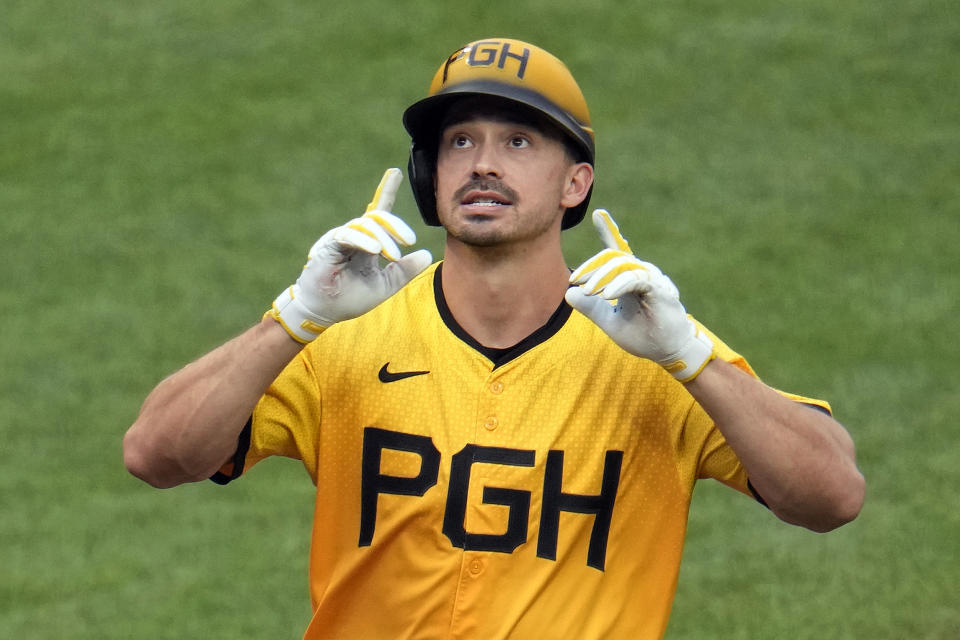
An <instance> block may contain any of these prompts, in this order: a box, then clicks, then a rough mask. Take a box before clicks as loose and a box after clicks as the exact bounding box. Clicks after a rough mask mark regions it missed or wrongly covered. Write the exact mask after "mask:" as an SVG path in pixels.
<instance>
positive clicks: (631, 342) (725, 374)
mask: <svg viewBox="0 0 960 640" xmlns="http://www.w3.org/2000/svg"><path fill="white" fill-rule="evenodd" d="M593 223H594V226H595V227H596V229H597V232H598V233H599V234H600V237H601V239H602V240H603V242H604V244H605V245H606V247H607V248H606V249H605V250H604V251H601V252H600V253H598V254H597V255H595V256H594V257H592V258H591V259H589V260H587V261H586V262H584V263H583V264H582V265H580V267H579V268H578V269H577V270H576V271H574V272H573V274H572V275H571V276H570V282H571V283H573V284H576V285H579V286H576V287H571V288H570V289H568V290H567V294H566V298H567V302H569V303H570V304H571V305H572V306H573V307H574V308H576V309H578V310H579V311H581V312H582V313H583V314H584V315H586V316H587V317H589V318H590V319H591V320H593V321H594V322H595V323H596V324H597V326H599V327H600V328H601V329H602V330H603V331H605V332H606V333H607V335H609V336H610V337H611V338H612V339H613V340H614V341H615V342H616V343H617V344H619V345H620V346H621V347H623V349H625V350H626V351H628V352H629V353H632V354H633V355H635V356H639V357H641V358H648V359H650V360H653V361H654V362H657V363H659V364H660V365H662V366H663V367H664V368H665V369H666V370H667V371H669V372H670V373H671V374H672V375H673V376H674V377H675V378H676V379H677V380H679V381H681V382H683V383H684V384H685V385H686V387H687V390H688V391H690V393H691V394H692V395H693V397H694V398H695V399H696V400H697V402H698V403H700V405H701V406H702V407H703V408H704V409H705V410H706V412H707V413H708V414H709V415H710V417H711V418H713V420H714V422H716V424H717V426H718V427H719V429H720V431H721V433H723V435H724V437H725V438H726V440H727V442H728V443H729V444H730V446H731V447H732V448H733V450H734V451H735V452H736V453H737V455H738V456H739V457H740V460H741V461H742V462H743V465H744V467H745V468H746V469H747V473H748V474H749V476H750V480H751V483H752V484H753V486H754V487H755V488H756V490H757V492H758V493H759V494H760V495H761V496H762V497H763V499H764V501H765V502H766V503H767V505H768V506H769V507H770V508H771V509H772V510H773V512H774V513H775V514H777V516H778V517H780V518H781V519H782V520H785V521H786V522H790V523H793V524H797V525H801V526H804V527H807V528H809V529H812V530H814V531H829V530H831V529H834V528H836V527H839V526H840V525H842V524H844V523H846V522H849V521H850V520H852V519H853V518H855V517H856V516H857V514H858V513H859V511H860V507H861V506H862V504H863V496H864V479H863V476H862V475H861V474H860V472H859V471H858V470H857V466H856V461H855V458H854V451H853V442H852V441H851V439H850V436H849V435H848V434H847V432H846V430H844V428H843V427H842V426H840V424H839V423H837V422H836V421H835V420H834V419H833V418H831V417H829V416H827V415H825V414H822V413H821V412H818V411H816V410H815V409H811V408H809V407H805V406H803V405H801V404H799V403H797V402H793V401H792V400H789V399H788V398H785V397H784V396H782V395H780V394H779V393H777V392H776V391H774V390H773V389H770V388H769V387H767V386H766V385H764V384H763V383H762V382H760V381H759V380H756V379H755V378H753V377H751V376H749V375H747V374H746V373H744V372H743V371H740V370H739V369H737V368H736V367H734V366H733V365H731V364H729V363H728V362H725V361H723V360H721V359H719V358H716V359H711V358H712V356H713V354H714V353H715V352H714V344H713V341H712V340H711V339H710V337H709V336H707V335H706V333H705V332H703V331H701V330H700V329H699V328H698V327H697V325H696V323H695V322H693V320H691V319H690V318H688V316H687V314H686V310H685V309H684V307H683V305H682V304H681V303H680V293H679V291H677V288H676V286H675V285H674V284H673V282H672V281H671V280H670V278H668V277H667V276H665V275H664V274H663V273H662V272H661V271H660V269H658V268H657V267H656V266H655V265H652V264H650V263H648V262H643V261H642V260H640V259H639V258H637V257H636V256H634V255H633V253H632V252H631V250H630V246H629V244H628V243H627V240H626V238H624V237H623V235H622V234H621V233H620V229H619V228H618V227H617V225H616V223H615V222H614V221H613V218H611V217H610V214H609V213H607V212H606V211H603V210H600V209H598V210H597V211H594V213H593ZM609 301H616V304H610V302H609Z"/></svg>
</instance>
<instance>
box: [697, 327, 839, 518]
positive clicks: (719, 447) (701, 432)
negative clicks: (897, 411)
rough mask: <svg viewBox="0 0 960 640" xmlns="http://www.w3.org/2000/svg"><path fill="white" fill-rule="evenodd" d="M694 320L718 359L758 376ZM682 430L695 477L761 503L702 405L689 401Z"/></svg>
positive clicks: (810, 401)
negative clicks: (694, 464)
mask: <svg viewBox="0 0 960 640" xmlns="http://www.w3.org/2000/svg"><path fill="white" fill-rule="evenodd" d="M694 322H696V323H697V326H698V328H699V329H700V330H701V331H703V332H704V333H706V334H707V335H708V336H709V337H710V339H711V340H713V344H714V347H715V349H716V352H717V357H718V358H720V359H722V360H726V361H727V362H729V363H730V364H732V365H733V366H735V367H737V368H738V369H740V370H742V371H744V372H746V373H747V374H749V375H751V376H753V377H754V378H758V379H759V376H757V374H756V372H755V371H754V370H753V368H752V367H751V366H750V364H749V363H748V362H747V360H746V359H745V358H744V357H743V356H741V355H740V354H739V353H737V352H736V351H734V350H733V349H731V348H730V347H729V346H727V344H726V343H724V342H723V341H722V340H720V339H719V338H718V337H717V336H716V335H714V334H713V333H712V332H711V331H710V330H709V329H707V328H706V327H704V326H703V325H702V324H700V323H699V322H697V321H696V320H694ZM776 391H777V392H778V393H780V394H781V395H783V396H785V397H787V398H790V399H791V400H793V401H794V402H799V403H801V404H805V405H808V406H810V407H812V408H814V409H817V410H820V411H824V412H825V413H828V414H831V413H832V410H831V408H830V405H829V404H828V403H827V402H825V401H823V400H817V399H814V398H807V397H804V396H799V395H796V394H792V393H786V392H784V391H779V390H776ZM684 430H685V432H686V433H687V434H689V436H692V437H688V438H686V439H685V440H686V441H687V442H689V443H690V444H691V445H692V446H696V447H698V449H697V451H695V452H691V453H694V454H695V455H696V456H697V457H698V460H699V461H698V464H697V471H696V478H713V479H714V480H718V481H720V482H722V483H723V484H725V485H727V486H729V487H732V488H734V489H736V490H738V491H740V492H742V493H744V494H746V495H749V496H752V497H755V498H757V499H758V500H760V501H761V502H763V500H762V498H761V497H760V496H759V495H757V494H756V492H755V491H753V488H752V487H751V486H750V483H749V478H748V477H747V472H746V469H744V467H743V464H742V463H741V462H740V459H739V458H738V457H737V455H736V453H734V451H733V449H731V448H730V445H729V444H727V441H726V439H725V438H724V437H723V434H722V433H720V429H718V428H717V426H716V424H714V422H713V419H712V418H711V417H710V416H709V415H708V414H707V412H706V411H705V410H704V409H703V407H701V406H700V405H699V404H698V403H696V402H693V403H692V406H691V408H690V412H689V413H688V415H687V419H686V424H685V425H684Z"/></svg>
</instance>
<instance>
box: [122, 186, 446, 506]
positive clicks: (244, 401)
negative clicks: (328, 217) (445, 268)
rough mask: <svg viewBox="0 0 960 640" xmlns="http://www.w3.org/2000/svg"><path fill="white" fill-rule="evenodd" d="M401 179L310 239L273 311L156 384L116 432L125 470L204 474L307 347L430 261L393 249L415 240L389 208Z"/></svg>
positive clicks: (162, 480) (168, 482) (158, 475)
mask: <svg viewBox="0 0 960 640" xmlns="http://www.w3.org/2000/svg"><path fill="white" fill-rule="evenodd" d="M402 177H403V176H402V174H401V173H400V170H399V169H388V170H387V171H386V172H385V173H384V174H383V178H382V179H381V180H380V185H379V186H378V187H377V190H376V192H375V193H374V196H373V200H372V201H371V202H370V204H369V205H368V206H367V212H366V213H365V214H364V215H362V216H361V217H359V218H354V219H353V220H350V221H349V222H347V223H346V224H345V225H342V226H340V227H336V228H334V229H331V230H330V231H328V232H327V233H325V234H324V235H323V236H322V237H321V238H320V239H319V240H318V241H317V242H316V243H314V245H313V247H312V248H311V249H310V253H309V255H308V257H307V264H306V265H305V266H304V268H303V271H302V272H301V273H300V277H299V278H297V281H296V283H294V284H293V286H291V287H288V288H287V289H284V291H283V292H282V293H281V294H280V295H279V296H277V299H276V300H275V301H274V303H273V308H272V311H271V313H270V316H268V317H267V318H265V319H264V320H263V321H262V322H260V324H258V325H256V326H255V327H253V328H251V329H249V330H247V331H246V332H245V333H243V334H242V335H240V336H238V337H236V338H234V339H233V340H231V341H230V342H227V343H226V344H224V345H223V346H221V347H219V348H217V349H214V350H213V351H211V352H210V353H208V354H207V355H205V356H203V357H202V358H200V359H199V360H197V361H196V362H193V363H192V364H189V365H187V366H186V367H184V368H183V369H181V370H180V371H178V372H177V373H175V374H173V375H172V376H170V377H169V378H167V379H166V380H164V381H163V382H161V383H160V384H159V385H157V387H156V388H155V389H154V390H153V391H152V392H151V393H150V395H149V396H148V397H147V399H146V401H145V402H144V403H143V408H142V409H141V410H140V416H139V417H138V418H137V420H136V422H134V423H133V426H131V427H130V429H129V430H128V431H127V434H126V436H125V437H124V439H123V460H124V464H126V466H127V469H129V471H130V473H132V474H133V475H135V476H137V477H138V478H141V479H143V480H144V481H146V482H148V483H150V484H152V485H153V486H155V487H160V488H164V487H173V486H176V485H178V484H183V483H184V482H196V481H199V480H204V479H206V478H209V477H210V476H211V475H213V474H214V473H215V472H216V471H217V470H218V469H219V468H220V467H221V466H223V464H224V462H226V461H227V460H228V459H229V458H230V456H231V455H233V453H234V452H235V451H236V446H237V438H238V436H239V435H240V432H241V431H242V430H243V427H244V425H245V424H246V422H247V419H248V418H249V417H250V414H251V413H252V412H253V409H254V407H255V406H256V404H257V402H258V400H259V399H260V397H261V396H262V395H263V393H264V391H266V390H267V387H269V386H270V383H271V382H273V380H274V379H275V378H276V377H277V376H278V375H279V374H280V372H281V371H283V368H284V367H285V366H286V365H287V364H288V363H289V362H290V361H291V360H292V359H293V358H294V356H296V355H297V353H299V352H300V350H301V349H302V348H303V345H304V344H306V343H308V342H310V341H311V340H313V339H314V338H316V337H317V336H318V335H319V334H320V333H321V332H322V331H323V330H324V329H325V328H326V327H329V326H331V325H333V324H335V323H337V322H340V321H342V320H347V319H349V318H355V317H357V316H359V315H362V314H364V313H366V312H367V311H369V310H370V309H372V308H373V307H375V306H377V305H378V304H380V303H381V302H383V301H384V300H386V299H387V298H389V297H390V296H392V295H393V294H394V293H396V292H397V291H399V290H400V289H401V288H402V287H403V286H404V285H405V284H406V283H407V282H409V281H410V280H411V279H412V278H413V277H414V276H416V275H417V274H418V273H420V272H421V271H423V270H424V269H425V268H427V266H429V264H430V261H431V258H430V252H429V251H426V250H423V249H421V250H420V251H414V252H412V253H408V254H407V255H405V256H404V255H401V253H400V248H399V246H398V244H399V245H403V246H410V245H411V244H413V242H415V240H416V235H415V234H414V233H413V230H412V229H410V227H409V226H407V224H406V223H405V222H404V221H403V220H401V219H400V218H398V217H396V216H394V215H393V214H392V213H390V209H391V208H392V207H393V202H394V198H395V197H396V193H397V188H398V187H399V185H400V181H401V180H402ZM381 255H382V256H383V258H384V259H385V260H386V261H387V265H386V266H385V267H383V268H381V267H380V263H379V261H380V256H381Z"/></svg>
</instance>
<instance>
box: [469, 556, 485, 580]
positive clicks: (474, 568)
mask: <svg viewBox="0 0 960 640" xmlns="http://www.w3.org/2000/svg"><path fill="white" fill-rule="evenodd" d="M482 572H483V561H481V560H480V559H479V558H474V559H473V560H471V561H470V573H471V575H475V576H478V575H480V574H481V573H482Z"/></svg>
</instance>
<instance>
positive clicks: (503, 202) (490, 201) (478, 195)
mask: <svg viewBox="0 0 960 640" xmlns="http://www.w3.org/2000/svg"><path fill="white" fill-rule="evenodd" d="M460 204H461V205H462V206H466V207H479V208H481V209H494V208H497V207H505V206H509V205H511V204H513V201H512V200H511V199H510V198H509V197H507V196H506V195H504V194H502V193H499V192H497V191H469V192H467V193H466V194H465V195H464V196H463V198H461V200H460Z"/></svg>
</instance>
